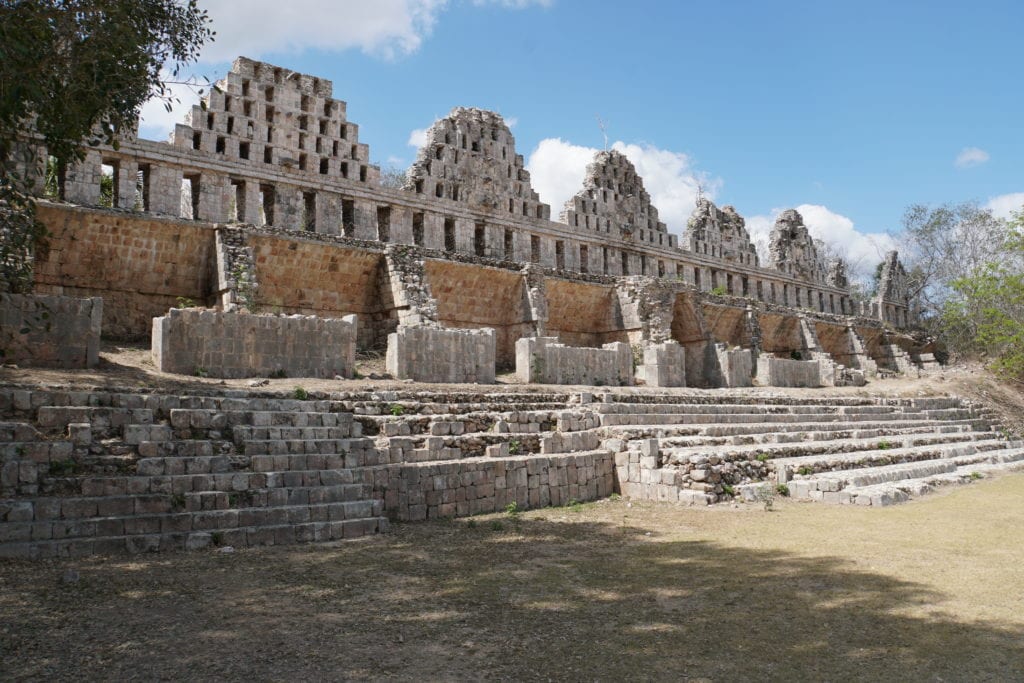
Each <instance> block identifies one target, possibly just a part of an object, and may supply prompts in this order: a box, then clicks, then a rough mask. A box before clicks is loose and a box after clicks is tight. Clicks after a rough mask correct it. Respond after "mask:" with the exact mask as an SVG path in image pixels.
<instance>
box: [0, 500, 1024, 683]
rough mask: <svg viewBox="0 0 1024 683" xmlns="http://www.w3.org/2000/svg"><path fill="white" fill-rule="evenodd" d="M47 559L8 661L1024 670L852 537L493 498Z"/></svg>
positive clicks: (45, 666) (878, 675)
mask: <svg viewBox="0 0 1024 683" xmlns="http://www.w3.org/2000/svg"><path fill="white" fill-rule="evenodd" d="M499 525H500V527H501V528H500V529H499V528H498V527H499ZM30 566H35V565H10V566H8V567H0V578H2V579H3V581H4V583H6V584H8V586H9V587H10V588H12V589H17V590H18V591H19V592H17V593H16V595H17V597H14V595H15V594H9V596H8V598H7V599H0V610H3V611H5V612H7V613H8V614H10V615H11V617H12V618H13V622H10V623H13V624H15V625H14V626H13V627H12V628H10V629H8V631H7V632H6V633H2V634H0V643H2V644H3V646H4V649H5V650H6V651H7V653H9V655H8V656H5V657H4V660H3V661H4V663H3V665H2V666H3V667H4V668H8V667H9V668H8V672H7V675H9V676H12V677H15V678H17V677H22V676H28V677H34V676H46V677H57V678H61V677H63V676H62V675H61V672H65V673H67V672H71V671H75V672H76V675H77V676H81V675H85V676H89V677H93V676H100V677H104V678H108V677H118V678H120V677H142V678H154V677H156V678H182V677H190V678H211V677H218V678H229V679H235V678H239V679H241V678H247V679H248V678H259V679H283V678H287V679H296V678H300V677H301V678H313V679H318V678H328V679H353V678H355V679H359V678H395V679H412V678H416V679H425V680H444V679H457V680H482V679H499V680H504V679H516V680H520V679H522V680H534V679H545V680H615V679H630V680H655V679H656V680H665V679H672V680H679V679H683V678H707V679H715V680H718V679H736V678H738V677H743V678H756V679H759V680H763V679H769V680H780V679H793V678H800V679H826V680H895V679H899V680H940V679H941V680H947V681H948V680H964V679H970V680H979V679H988V680H1010V679H1014V678H1019V677H1020V675H1021V671H1022V670H1024V669H1022V667H1024V631H1022V630H1021V629H1020V628H1015V627H1000V626H998V625H994V624H986V623H972V622H971V621H970V620H969V619H967V618H965V619H964V620H962V621H961V620H958V619H956V618H954V617H951V616H950V615H948V614H945V613H942V612H939V611H936V610H935V609H933V607H935V606H938V605H940V603H941V602H942V601H943V600H944V596H943V595H941V594H938V593H936V592H934V591H931V590H929V589H927V588H925V587H924V586H922V585H920V584H916V583H913V582H909V581H900V580H897V579H894V578H892V577H888V576H884V575H881V574H878V573H875V572H870V571H863V570H861V569H858V568H857V566H856V565H855V564H853V563H852V562H850V561H848V560H845V559H839V558H832V557H815V558H808V557H801V556H794V555H790V554H786V553H782V552H776V551H764V550H749V549H739V548H733V547H727V546H724V545H720V544H717V543H710V542H706V541H676V540H671V541H669V540H662V539H659V538H657V537H651V536H646V535H645V533H644V530H641V529H636V528H632V527H626V526H614V525H609V524H604V523H588V522H575V523H558V522H554V521H546V520H543V519H536V518H530V519H523V520H509V519H508V518H507V517H506V518H502V519H500V520H499V519H495V518H490V519H483V520H479V521H476V522H475V523H474V524H470V523H468V522H467V521H458V522H449V523H443V522H435V523H427V524H419V525H399V526H398V528H397V529H396V530H395V531H394V533H392V534H391V535H389V536H385V537H381V538H376V539H371V540H367V541H362V542H354V543H353V542H350V543H344V544H341V545H338V546H333V547H325V546H304V547H289V548H267V549H259V550H253V551H244V552H238V553H234V554H230V555H228V554H216V553H201V554H176V555H169V556H158V557H152V558H142V559H136V560H131V561H128V560H109V559H108V560H103V559H90V560H86V561H83V562H80V563H79V564H78V565H77V566H79V568H80V571H81V573H82V579H81V581H80V582H79V583H78V584H74V585H71V586H65V587H57V588H54V587H53V585H54V578H53V577H54V576H55V575H57V576H59V574H56V573H57V572H60V571H62V570H63V567H64V565H63V564H57V565H47V567H48V569H47V572H49V574H48V576H47V577H44V578H33V577H30V576H26V575H25V574H24V572H23V571H19V570H18V567H22V568H24V567H30ZM128 569H130V570H131V571H126V570H128ZM44 574H45V573H44ZM40 633H51V634H52V637H51V639H50V640H44V641H43V642H40V640H39V639H38V638H35V639H33V638H32V634H36V635H37V636H38V634H40ZM82 634H88V636H87V637H83V635H82ZM47 643H50V645H51V646H50V647H47V646H46V644H47ZM125 643H130V644H131V646H130V647H126V646H125ZM10 655H13V656H10Z"/></svg>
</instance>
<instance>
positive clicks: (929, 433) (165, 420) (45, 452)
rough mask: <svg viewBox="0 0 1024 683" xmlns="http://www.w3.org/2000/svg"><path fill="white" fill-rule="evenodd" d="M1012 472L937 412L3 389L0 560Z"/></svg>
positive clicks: (814, 495)
mask: <svg viewBox="0 0 1024 683" xmlns="http://www.w3.org/2000/svg"><path fill="white" fill-rule="evenodd" d="M1012 469H1024V443H1022V442H1016V441H1011V440H1009V439H1007V438H1005V437H1004V436H1003V435H1002V433H1001V432H1000V431H999V430H998V425H997V424H996V423H995V420H994V417H993V415H992V414H991V413H990V412H988V411H987V410H985V409H983V408H981V407H979V406H976V405H972V404H969V403H966V402H963V401H960V400H958V399H954V398H872V397H866V396H845V397H822V396H820V395H816V394H815V393H814V392H813V391H808V392H806V393H805V394H800V395H788V396H779V395H772V394H767V393H764V392H763V391H757V390H728V391H690V392H677V393H675V394H668V393H666V394H657V393H646V392H632V393H626V392H618V393H613V392H609V393H604V394H592V393H573V394H569V393H565V392H558V391H550V392H543V393H526V392H506V393H468V392H467V393H439V392H411V391H379V392H374V391H362V392H343V393H334V394H331V395H330V396H325V397H316V398H309V397H303V398H302V399H298V398H285V397H281V396H276V395H270V394H263V395H261V394H257V393H252V392H244V391H223V392H220V393H210V394H208V395H168V394H158V393H144V392H139V391H128V390H123V391H118V390H92V391H84V390H59V389H46V390H42V389H39V390H28V389H22V388H16V387H0V557H5V556H6V557H33V558H35V557H55V556H69V555H83V554H90V553H118V552H129V553H136V552H144V551H159V550H170V549H198V548H206V547H211V546H234V547H244V546H251V545H264V544H283V543H295V542H304V541H326V540H337V539H349V538H357V537H360V536H365V535H367V534H373V533H378V532H383V531H385V530H386V529H387V527H388V520H389V519H397V520H408V521H416V520H422V519H429V518H438V517H454V516H465V515H471V514H477V513H483V512H494V511H501V510H504V509H506V508H509V507H512V508H515V509H525V508H528V507H539V506H546V505H561V504H567V503H570V502H572V501H585V500H594V499H597V498H601V497H604V496H608V495H610V494H611V493H612V492H614V491H619V492H621V493H622V494H624V495H627V496H632V497H636V498H646V499H655V500H667V501H675V502H680V501H682V502H686V503H691V504H701V505H706V504H710V503H715V502H721V501H729V500H733V499H735V498H746V499H748V500H752V499H756V498H758V497H761V496H763V494H764V492H765V491H771V492H774V491H779V490H784V491H786V492H787V493H788V494H789V495H791V496H793V497H794V498H799V499H808V500H818V501H823V502H833V503H840V504H842V503H846V504H860V505H887V504H890V503H895V502H899V501H902V500H906V499H907V498H909V497H913V496H917V495H921V494H922V493H925V492H927V491H929V490H931V489H932V488H934V487H936V486H940V485H945V484H950V483H968V482H970V481H973V480H975V479H977V478H980V477H984V476H987V475H989V474H992V473H995V472H998V471H1006V470H1012ZM780 487H785V488H784V489H780Z"/></svg>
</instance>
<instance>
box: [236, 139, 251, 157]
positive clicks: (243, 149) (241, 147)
mask: <svg viewBox="0 0 1024 683" xmlns="http://www.w3.org/2000/svg"><path fill="white" fill-rule="evenodd" d="M238 158H239V159H248V158H249V143H248V142H239V143H238Z"/></svg>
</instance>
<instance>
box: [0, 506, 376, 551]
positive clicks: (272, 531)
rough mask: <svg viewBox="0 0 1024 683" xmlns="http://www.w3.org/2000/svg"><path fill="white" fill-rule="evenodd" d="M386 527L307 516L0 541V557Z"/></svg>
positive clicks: (303, 538)
mask: <svg viewBox="0 0 1024 683" xmlns="http://www.w3.org/2000/svg"><path fill="white" fill-rule="evenodd" d="M298 507H314V506H298ZM387 529H388V519H387V518H386V517H383V516H380V515H375V516H369V517H359V518H352V519H341V520H324V521H308V522H293V521H290V520H288V521H286V522H285V523H283V524H260V525H253V526H237V527H224V528H211V529H206V530H194V531H169V532H156V533H138V534H122V535H105V536H80V537H70V538H63V539H49V540H34V541H21V542H14V543H7V544H0V558H4V557H18V558H25V557H30V558H34V559H39V558H48V557H78V556H84V555H92V554H121V553H125V552H127V553H129V554H138V553H142V552H156V551H167V550H199V549H202V548H207V547H210V546H213V545H222V546H232V547H250V546H259V545H289V544H292V543H304V542H324V541H338V540H343V539H353V538H361V537H363V536H367V535H370V534H374V533H384V532H385V531H387Z"/></svg>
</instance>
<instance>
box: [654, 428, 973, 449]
mask: <svg viewBox="0 0 1024 683" xmlns="http://www.w3.org/2000/svg"><path fill="white" fill-rule="evenodd" d="M973 431H974V430H973V429H972V428H971V425H970V424H943V423H934V424H932V425H920V424H916V423H915V426H912V427H894V428H878V429H851V428H850V427H847V426H844V425H836V426H835V428H834V429H833V430H831V431H830V430H824V429H823V430H821V431H813V432H804V431H791V432H761V433H753V434H737V435H733V436H684V437H680V436H667V437H662V438H661V439H659V441H660V446H661V448H663V449H674V448H692V447H698V446H716V445H726V446H728V445H743V444H749V445H756V444H775V443H778V444H783V443H791V444H792V443H803V442H806V441H830V440H834V439H878V438H883V437H894V438H900V437H906V436H913V435H915V434H918V435H920V434H947V435H949V434H963V433H965V432H973ZM976 433H978V434H985V435H991V433H992V432H991V431H980V432H976ZM638 436H639V438H650V437H649V435H647V434H640V435H638Z"/></svg>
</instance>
